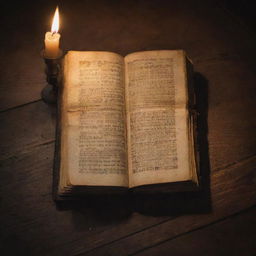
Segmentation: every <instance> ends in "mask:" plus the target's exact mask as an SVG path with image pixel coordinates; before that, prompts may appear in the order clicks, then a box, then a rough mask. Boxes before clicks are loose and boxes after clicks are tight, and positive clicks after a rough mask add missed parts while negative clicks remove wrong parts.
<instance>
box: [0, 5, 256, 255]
mask: <svg viewBox="0 0 256 256" xmlns="http://www.w3.org/2000/svg"><path fill="white" fill-rule="evenodd" d="M220 6H221V5H219V1H203V2H202V1H178V0H177V1H176V0H175V1H161V2H159V1H153V0H152V1H144V0H140V1H122V2H118V1H93V2H92V1H90V2H89V1H76V0H74V1H68V0H63V1H61V5H60V12H61V17H62V20H61V29H62V30H61V34H62V39H63V40H62V47H63V49H74V50H108V51H114V52H117V53H120V54H122V55H125V54H127V53H130V52H134V51H140V50H151V49H180V48H182V49H184V50H186V51H187V53H188V55H189V57H190V58H191V59H192V60H193V62H194V67H195V71H196V72H197V75H196V77H195V81H196V87H197V93H198V96H199V99H200V100H199V106H200V108H201V114H200V116H199V118H200V119H201V122H202V123H201V126H202V127H201V128H202V129H203V130H204V137H202V139H201V142H202V145H203V147H202V151H203V156H204V157H203V158H204V159H203V164H202V167H203V172H204V175H205V180H206V183H205V187H204V190H203V191H201V193H198V194H184V193H181V194H179V195H176V194H174V195H159V196H155V197H152V198H146V197H140V196H135V195H133V196H132V195H131V196H129V197H113V198H112V197H106V196H104V195H103V196H101V197H87V198H85V200H84V201H83V202H80V203H71V204H70V205H56V204H55V203H54V202H53V200H52V195H51V192H52V191H51V190H52V165H53V155H54V142H55V123H56V120H55V119H56V110H55V107H54V106H48V105H46V104H44V103H43V102H42V101H41V100H40V92H41V89H42V88H43V86H44V85H45V75H44V64H43V61H42V59H41V57H40V49H41V48H42V47H43V37H44V33H45V32H46V31H47V30H48V29H49V27H50V24H49V23H50V20H51V15H52V13H53V12H54V9H55V2H52V1H43V0H38V1H20V2H19V3H17V4H16V5H15V8H14V7H13V3H12V2H8V1H5V2H3V3H1V10H2V15H1V17H0V21H1V24H2V33H3V35H5V36H3V37H1V38H0V43H1V49H0V56H1V58H0V68H1V76H0V123H1V125H0V139H1V144H0V153H1V155H0V169H1V171H0V183H1V186H0V188H1V207H0V216H1V227H0V228H1V240H0V247H1V252H2V254H3V255H21V254H22V255H23V254H24V255H77V254H81V255H87V254H88V255H118V256H121V255H131V254H141V255H143V254H144V255H170V252H173V253H174V254H175V253H177V255H179V253H180V255H189V254H188V253H189V251H188V250H189V249H190V248H191V251H192V249H193V254H199V255H200V254H201V255H205V254H209V255H219V254H220V255H221V254H224V252H225V254H226V255H228V254H229V255H244V254H245V255H253V254H255V245H254V240H255V231H254V228H255V208H251V207H252V206H253V205H255V198H256V195H255V193H256V189H255V188H256V186H255V185H256V184H255V183H256V178H255V173H256V172H255V166H256V159H255V154H256V136H255V128H256V115H255V108H256V87H255V83H256V72H255V68H256V65H255V57H256V52H255V43H256V37H255V34H254V33H252V31H250V30H249V29H248V27H246V26H245V24H244V23H243V22H240V20H239V19H237V17H236V16H234V15H232V14H230V13H229V12H227V11H226V10H223V9H222V8H220ZM99 14H100V15H99ZM208 175H210V176H208ZM248 208H250V210H248V211H245V210H246V209H248ZM241 211H242V212H241ZM239 213H240V214H239ZM229 216H230V217H229ZM236 228H237V229H238V231H239V234H242V237H241V235H240V236H239V234H237V233H236ZM202 240H203V241H204V244H202V242H201V241H202ZM231 243H232V244H231ZM219 245H222V247H220V246H219ZM231 245H232V246H231ZM192 246H193V247H192ZM181 247H182V248H181ZM231 247H232V248H231ZM187 248H189V249H187ZM222 249H223V250H222ZM245 249H247V251H245ZM193 254H192V255H193Z"/></svg>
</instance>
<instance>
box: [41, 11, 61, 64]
mask: <svg viewBox="0 0 256 256" xmlns="http://www.w3.org/2000/svg"><path fill="white" fill-rule="evenodd" d="M58 30H59V9H58V6H57V7H56V11H55V14H54V17H53V21H52V29H51V32H46V33H45V39H44V44H45V56H46V58H49V59H55V58H57V57H58V55H59V53H60V49H59V44H60V34H59V33H58Z"/></svg>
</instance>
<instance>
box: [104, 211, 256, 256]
mask: <svg viewBox="0 0 256 256" xmlns="http://www.w3.org/2000/svg"><path fill="white" fill-rule="evenodd" d="M255 214H256V209H255V207H253V208H252V209H250V210H247V211H245V212H242V213H241V214H236V215H234V216H232V217H231V218H228V219H224V220H222V221H219V222H217V223H214V224H213V225H210V226H207V227H205V228H203V229H199V230H196V231H194V232H191V233H188V234H185V235H183V236H181V237H177V238H176V239H174V240H171V241H167V242H165V243H163V244H160V245H158V246H155V247H153V248H151V249H148V250H145V251H143V252H141V253H138V254H134V255H141V256H142V255H143V256H146V255H148V256H154V255H163V256H164V255H170V252H171V253H172V254H173V255H177V256H180V255H209V256H214V255H251V253H252V252H255V251H256V244H255V240H256V218H255ZM105 255H106V254H105Z"/></svg>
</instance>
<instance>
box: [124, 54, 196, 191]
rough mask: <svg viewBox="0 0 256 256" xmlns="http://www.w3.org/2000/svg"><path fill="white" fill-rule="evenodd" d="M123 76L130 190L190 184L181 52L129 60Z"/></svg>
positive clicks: (143, 55) (135, 56) (183, 71)
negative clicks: (188, 182) (169, 183)
mask: <svg viewBox="0 0 256 256" xmlns="http://www.w3.org/2000/svg"><path fill="white" fill-rule="evenodd" d="M125 75H126V77H125V79H126V81H125V82H126V105H127V144H128V167H129V186H130V187H134V186H139V185H144V184H154V183H164V182H174V181H185V180H189V179H191V171H190V169H189V161H190V160H189V146H188V111H187V99H188V96H187V88H186V86H187V85H186V74H185V55H184V52H183V51H146V52H137V53H132V54H129V55H128V56H126V57H125Z"/></svg>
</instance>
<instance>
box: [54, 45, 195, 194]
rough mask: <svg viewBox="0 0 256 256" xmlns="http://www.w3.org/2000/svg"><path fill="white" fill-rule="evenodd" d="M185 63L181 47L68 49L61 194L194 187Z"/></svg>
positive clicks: (63, 95) (189, 92) (63, 94)
mask: <svg viewBox="0 0 256 256" xmlns="http://www.w3.org/2000/svg"><path fill="white" fill-rule="evenodd" d="M190 67H191V64H190V62H189V61H188V59H187V58H186V55H185V53H184V51H182V50H172V51H171V50H161V51H144V52H136V53H131V54H129V55H127V56H126V57H122V56H120V55H118V54H115V53H111V52H92V51H88V52H87V51H84V52H79V51H69V52H68V53H67V55H66V56H65V59H64V63H63V87H62V90H61V93H60V95H59V97H60V107H59V110H60V119H59V131H60V139H59V141H60V146H59V150H58V152H57V153H59V157H58V161H59V167H58V169H59V175H58V191H57V193H58V195H59V196H62V195H63V196H64V195H76V194H81V193H82V194H83V193H86V192H88V191H94V192H96V191H97V192H98V191H99V192H101V191H119V190H120V189H121V190H122V189H123V190H127V188H133V189H136V190H137V191H149V192H151V191H160V190H163V189H164V191H166V190H168V191H174V190H175V191H177V190H187V189H192V188H196V187H198V173H197V170H198V168H197V157H196V155H197V154H196V147H195V132H194V131H195V129H194V127H195V124H194V123H195V118H194V116H195V115H193V113H194V112H193V111H192V108H193V105H194V97H193V91H192V89H191V88H192V87H191V86H190V77H191V68H190Z"/></svg>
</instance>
